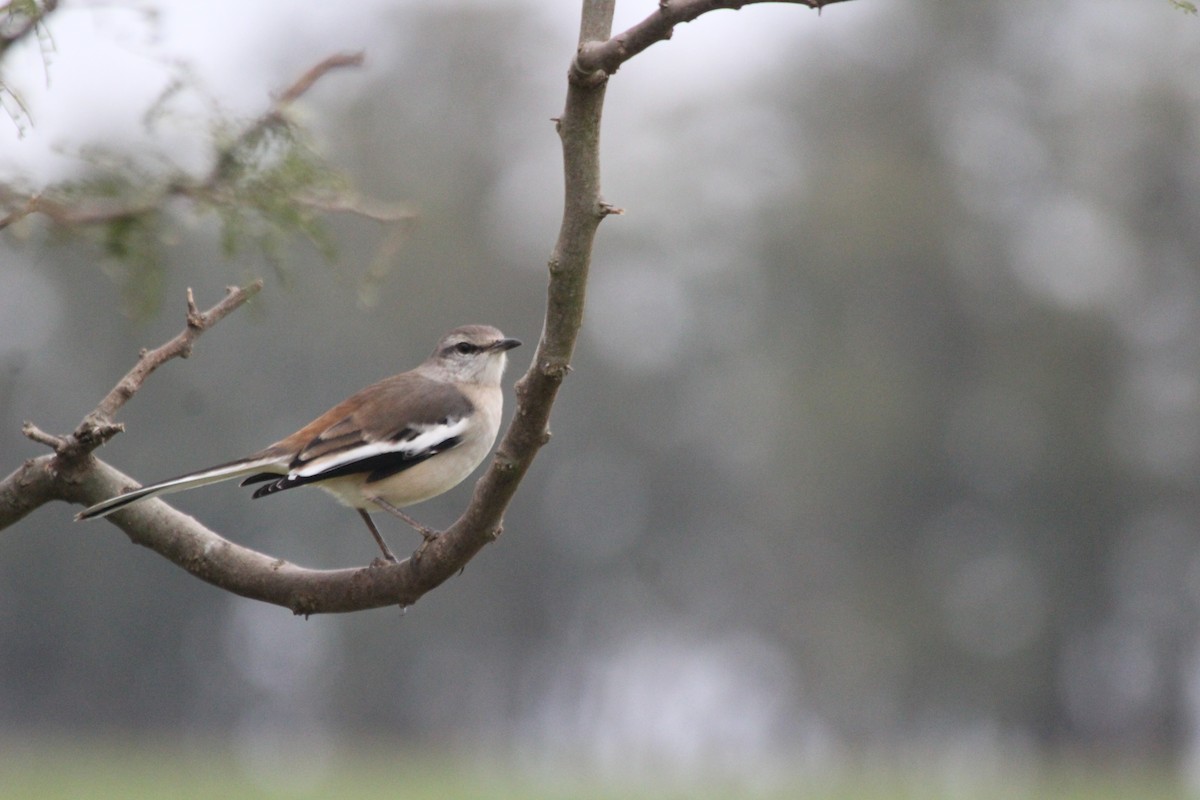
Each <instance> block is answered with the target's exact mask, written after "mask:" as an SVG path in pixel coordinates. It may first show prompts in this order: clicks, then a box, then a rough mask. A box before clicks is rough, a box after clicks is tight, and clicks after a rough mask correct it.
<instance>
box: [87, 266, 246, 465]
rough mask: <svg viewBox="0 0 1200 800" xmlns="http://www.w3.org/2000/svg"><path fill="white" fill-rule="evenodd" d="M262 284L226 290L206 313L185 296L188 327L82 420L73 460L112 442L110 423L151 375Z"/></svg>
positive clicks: (114, 427)
mask: <svg viewBox="0 0 1200 800" xmlns="http://www.w3.org/2000/svg"><path fill="white" fill-rule="evenodd" d="M262 287H263V282H262V280H256V281H254V282H252V283H250V284H248V285H246V286H242V287H237V286H230V287H228V288H227V289H226V290H225V297H224V299H223V300H221V301H220V302H219V303H217V304H216V305H214V306H213V307H212V308H210V309H208V310H207V311H204V312H201V311H200V310H199V309H198V308H197V307H196V301H195V298H194V297H193V296H192V290H191V289H188V295H187V324H186V325H185V326H184V328H183V330H182V331H180V332H179V334H178V335H176V336H175V337H174V338H173V339H171V340H170V341H168V342H166V343H165V344H163V345H161V346H159V347H156V348H154V349H153V350H143V351H142V353H141V355H140V356H139V357H138V360H137V363H136V364H134V365H133V368H132V369H130V370H129V372H127V373H125V375H124V376H123V377H122V378H121V380H119V381H117V385H116V386H114V387H113V388H112V390H111V391H109V393H108V394H107V395H105V396H104V399H103V400H101V401H100V403H99V404H98V405H97V406H96V408H95V409H94V410H93V411H92V412H91V413H90V414H88V415H87V416H86V417H84V419H83V421H82V422H81V423H80V424H79V427H78V428H76V429H75V432H74V433H73V434H72V438H73V439H74V442H75V443H76V444H77V447H75V448H72V454H73V455H74V456H75V457H78V456H82V455H85V454H87V453H90V452H91V451H92V450H95V449H96V448H97V447H99V446H100V445H102V444H104V442H106V441H108V440H109V439H111V438H112V437H113V436H114V435H115V434H117V433H119V432H120V431H121V430H122V429H123V428H122V426H121V425H119V424H116V423H114V421H113V419H114V417H115V416H116V414H117V412H118V411H119V410H120V409H121V407H122V406H123V405H125V403H127V402H128V401H129V399H130V398H132V397H133V396H134V395H135V394H136V393H137V391H138V390H139V389H141V388H142V384H143V383H145V381H146V378H148V377H149V376H150V373H152V372H154V370H156V369H158V368H159V367H160V366H162V365H163V364H165V363H166V362H167V361H170V360H171V359H173V358H187V357H188V356H189V355H190V354H191V352H192V346H193V344H194V343H195V341H196V339H198V338H199V337H200V335H201V334H203V333H204V332H205V331H207V330H208V329H209V328H211V327H212V326H213V325H216V324H217V323H218V322H220V321H221V320H222V319H224V318H225V317H227V316H229V314H231V313H232V312H233V311H235V310H237V309H238V308H239V307H241V306H242V305H243V304H244V303H245V302H246V301H247V300H249V299H250V298H251V297H253V296H254V295H256V294H258V292H259V291H260V290H261V289H262Z"/></svg>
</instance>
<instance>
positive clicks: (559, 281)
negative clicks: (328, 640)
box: [0, 0, 819, 615]
mask: <svg viewBox="0 0 1200 800" xmlns="http://www.w3.org/2000/svg"><path fill="white" fill-rule="evenodd" d="M754 1H755V0H749V2H754ZM614 3H615V0H584V4H583V14H582V17H581V24H580V37H579V49H578V55H577V57H576V60H575V66H574V67H573V69H572V73H571V79H570V80H569V82H568V87H567V98H566V106H565V108H564V110H563V113H562V115H561V116H560V117H559V118H557V119H556V120H555V123H556V127H557V130H558V133H559V136H560V139H561V141H562V148H563V171H564V205H563V217H562V223H561V226H560V229H559V234H558V239H557V241H556V243H555V245H554V249H553V251H552V252H551V256H550V260H549V264H548V266H549V285H548V287H547V297H546V316H545V320H544V323H543V329H542V335H541V337H540V340H539V342H538V346H537V350H536V352H535V354H534V359H533V363H532V365H531V366H530V368H529V370H528V371H527V372H526V373H525V374H524V375H523V376H522V377H521V378H520V379H519V380H518V381H517V384H516V395H517V407H516V411H515V413H514V417H513V421H512V423H511V425H510V426H509V428H508V430H507V431H506V433H505V435H504V437H503V438H502V440H501V442H500V444H499V446H498V447H497V451H496V455H495V457H494V458H493V459H492V461H491V463H490V464H489V466H488V468H487V470H486V471H485V472H484V474H483V476H482V477H481V478H480V479H479V481H478V482H477V483H476V485H475V491H474V494H473V495H472V498H471V502H470V504H469V505H468V507H467V509H466V510H465V511H464V512H463V514H462V516H461V517H459V519H458V520H457V521H456V522H455V523H454V524H453V525H452V526H451V527H450V528H449V529H448V530H446V531H445V532H444V533H442V534H441V535H440V536H438V537H437V538H436V539H434V540H432V541H431V542H430V543H429V544H428V545H427V546H426V547H425V548H424V550H423V552H421V555H420V556H419V557H411V558H409V559H407V560H405V561H402V562H400V563H397V564H389V563H384V562H381V561H377V562H375V563H374V564H372V565H371V566H370V567H364V568H359V569H342V570H312V569H304V568H301V567H298V566H295V565H293V564H289V563H288V562H285V561H282V560H280V559H276V558H273V557H271V556H268V555H265V554H263V553H259V552H256V551H254V550H250V549H248V548H245V547H241V546H239V545H236V544H233V543H232V542H229V541H227V540H226V539H224V538H222V537H220V536H218V535H217V534H216V533H214V532H212V531H210V530H208V529H207V528H205V527H204V526H203V525H201V524H200V523H198V522H196V521H195V520H194V519H192V518H191V517H188V516H186V515H184V514H182V513H180V512H178V511H175V510H174V509H172V508H171V507H170V506H168V505H167V504H166V503H164V502H162V501H161V500H157V499H155V500H147V501H144V502H141V503H138V504H134V505H131V506H129V507H127V508H125V509H122V510H121V511H118V512H116V513H114V514H112V515H111V516H110V517H109V518H108V519H109V520H110V521H111V522H113V523H114V524H116V525H118V526H119V527H120V528H121V529H122V530H123V531H124V532H125V533H126V534H127V535H128V536H129V538H130V539H131V540H133V541H134V542H136V543H138V544H141V545H144V546H146V547H149V548H151V549H153V550H154V551H155V552H157V553H159V554H161V555H163V556H164V557H166V558H168V559H170V560H171V561H172V562H174V563H175V564H178V565H179V566H181V567H183V568H184V569H186V570H187V571H189V572H191V573H192V574H193V575H195V576H197V577H199V578H201V579H203V580H205V581H208V582H209V583H212V584H214V585H216V586H219V587H221V588H223V589H227V590H229V591H231V592H235V593H237V594H239V595H242V596H244V597H249V598H253V599H256V600H262V601H265V602H269V603H275V604H277V605H281V606H285V607H287V608H290V609H292V611H294V612H295V613H297V614H304V615H309V614H316V613H329V612H343V611H354V610H361V609H366V608H376V607H381V606H387V605H396V604H399V605H402V606H407V605H411V604H412V603H414V602H416V600H417V599H419V598H420V597H421V596H422V595H423V594H425V593H426V592H428V591H430V590H432V589H433V588H435V587H437V586H438V585H440V584H441V583H443V582H444V581H446V580H447V579H449V578H450V577H451V576H453V575H454V574H455V573H457V572H458V571H460V570H461V569H462V568H463V567H464V566H465V565H466V563H467V562H468V561H469V560H470V559H471V558H472V557H473V556H474V555H475V554H476V553H477V552H479V550H480V549H482V548H483V547H484V546H485V545H486V544H488V543H489V542H491V541H494V540H495V539H496V538H497V537H498V536H499V535H500V533H501V530H502V527H501V525H502V520H503V515H504V511H505V509H506V508H507V507H508V503H509V502H510V501H511V499H512V497H513V496H514V494H515V492H516V489H517V486H518V484H519V483H520V481H521V479H522V478H523V477H524V476H525V474H526V472H527V471H528V469H529V467H530V465H531V464H532V463H533V459H534V457H535V456H536V455H537V452H538V451H539V449H540V448H541V447H542V446H543V445H544V444H545V443H546V442H547V441H549V438H550V431H549V418H550V410H551V407H552V406H553V404H554V400H555V398H556V397H557V394H558V391H559V388H560V387H561V385H562V382H563V379H564V378H565V377H566V375H567V374H568V373H569V371H570V360H571V355H572V353H573V352H574V348H575V343H576V339H577V337H578V335H579V329H580V326H581V324H582V320H583V309H584V298H585V290H586V286H587V276H588V269H589V267H590V263H591V253H592V245H593V242H594V240H595V235H596V231H597V229H598V227H599V225H600V222H601V221H602V220H603V219H604V218H605V217H606V216H608V215H609V214H613V213H619V211H618V210H617V209H615V208H614V207H613V206H611V205H609V204H608V203H606V202H605V201H604V200H603V198H602V196H601V193H600V119H601V113H602V110H603V105H604V93H605V87H606V85H607V77H608V75H609V74H611V72H612V71H613V70H615V69H616V67H617V66H619V65H620V63H623V62H624V61H625V60H627V59H628V58H629V57H631V56H632V55H633V54H635V53H636V52H640V50H642V49H645V47H647V46H649V44H651V43H653V41H659V40H661V39H663V38H666V37H667V36H669V32H670V28H671V26H672V25H674V24H676V23H678V22H681V21H688V20H690V19H694V18H695V17H696V16H699V15H700V14H702V13H704V12H706V11H709V10H713V9H716V8H726V7H732V6H735V5H742V3H730V2H714V1H713V0H708V2H701V0H676V1H675V2H662V3H660V8H659V10H658V11H657V12H655V14H654V15H652V16H651V17H649V18H647V20H645V21H643V22H642V23H639V24H638V25H636V26H634V27H633V28H631V29H630V31H628V32H626V34H622V36H625V37H626V41H625V42H624V43H621V42H617V40H616V39H609V38H608V37H609V34H610V31H611V26H612V15H613V7H614ZM803 5H809V6H812V7H819V4H818V3H815V2H806V3H803ZM664 20H665V22H664ZM631 32H632V33H631ZM618 38H620V37H618ZM630 42H632V46H633V47H634V48H636V49H632V50H631V49H630ZM306 77H308V76H306ZM313 79H314V80H315V78H313ZM308 85H311V81H309V82H308V83H307V84H306V83H305V78H302V79H301V80H300V81H298V82H297V84H296V85H295V86H294V87H293V89H295V90H296V91H298V92H302V91H304V90H305V89H306V88H307V86H308ZM287 99H288V93H285V95H284V97H283V98H281V100H283V101H287ZM240 291H241V292H243V293H244V295H245V296H241V295H235V294H231V296H229V297H226V299H225V300H224V301H222V303H220V304H218V305H217V306H214V308H213V309H210V310H209V311H208V312H205V314H199V313H198V312H197V311H196V308H195V304H194V302H192V300H191V298H190V295H189V301H188V325H187V328H186V329H185V330H184V331H183V332H182V333H181V334H180V335H179V336H177V337H176V338H175V339H173V340H172V341H171V342H168V343H167V344H165V345H163V346H162V347H160V348H157V349H156V350H153V351H149V352H147V353H144V354H143V355H142V357H141V358H140V359H139V361H138V364H137V365H135V366H134V368H133V369H132V370H130V372H129V374H127V375H126V376H125V378H123V379H122V380H121V382H119V383H118V384H117V386H116V387H114V389H113V390H112V391H111V392H110V393H109V394H108V396H107V397H105V399H104V400H103V401H101V403H100V405H99V406H98V407H97V409H96V410H95V411H93V412H92V414H89V415H88V418H86V419H85V420H84V422H83V423H82V424H81V425H80V428H79V429H77V430H76V432H75V433H73V434H71V435H70V436H68V437H64V438H62V439H59V438H58V437H54V436H51V435H50V434H46V433H44V432H41V431H38V430H37V429H36V428H35V427H33V426H32V425H28V426H27V428H26V435H28V436H30V438H33V439H35V440H36V441H40V442H42V443H44V444H47V445H49V446H51V447H53V448H54V449H55V451H56V455H55V456H43V457H41V458H38V459H31V460H30V461H28V462H26V463H25V465H23V466H22V468H21V469H19V470H17V471H16V472H14V473H13V474H12V475H10V476H8V477H7V478H5V479H4V481H2V482H0V528H3V527H5V526H6V525H8V524H12V522H14V521H16V520H17V519H19V518H20V517H22V516H24V514H27V513H28V512H29V511H30V510H32V508H35V507H36V506H37V505H40V504H42V503H44V502H47V501H48V500H51V499H59V500H66V501H68V502H72V503H81V504H84V505H88V504H92V503H95V502H98V501H100V500H102V499H104V498H106V497H111V496H113V495H115V494H118V493H120V492H122V491H124V490H126V489H127V488H129V487H130V486H132V485H133V481H132V480H131V479H130V478H128V477H127V476H125V475H123V474H122V473H120V472H119V471H117V470H115V469H113V468H112V467H110V466H108V465H107V464H104V463H102V462H99V461H97V460H95V459H93V458H92V457H91V456H90V453H91V451H92V450H93V449H94V448H95V447H96V446H97V445H98V444H99V443H101V442H102V441H104V440H105V439H106V438H108V437H110V436H111V435H113V433H115V431H116V430H117V429H118V427H117V426H116V425H115V424H114V423H113V422H112V416H113V414H115V412H116V411H117V410H118V409H119V408H120V407H121V406H122V405H123V404H124V403H125V402H126V401H127V400H128V399H129V398H130V397H131V396H132V395H133V393H134V392H136V391H137V388H138V387H140V386H141V384H142V382H143V381H144V380H145V379H146V377H147V376H148V375H149V374H150V373H151V372H152V371H153V370H154V369H155V368H156V367H157V366H158V365H159V364H161V363H162V362H163V361H165V360H167V359H168V358H172V357H175V356H186V355H187V353H188V352H190V348H191V346H192V342H193V341H194V339H195V337H196V336H198V335H199V334H200V333H202V332H203V331H204V330H206V329H207V328H208V327H211V325H212V324H215V323H216V322H217V321H219V319H221V318H222V317H224V316H225V315H226V314H228V313H229V312H230V311H232V310H233V309H234V308H236V307H237V306H239V305H241V303H242V302H244V300H245V298H246V297H248V296H249V295H250V294H253V292H255V291H257V285H255V286H251V287H247V288H246V289H245V290H240ZM105 426H108V427H105Z"/></svg>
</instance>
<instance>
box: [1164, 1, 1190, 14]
mask: <svg viewBox="0 0 1200 800" xmlns="http://www.w3.org/2000/svg"><path fill="white" fill-rule="evenodd" d="M1170 3H1171V5H1173V6H1175V8H1177V9H1179V10H1180V11H1183V12H1184V13H1186V14H1195V13H1196V4H1195V3H1192V2H1189V0H1170Z"/></svg>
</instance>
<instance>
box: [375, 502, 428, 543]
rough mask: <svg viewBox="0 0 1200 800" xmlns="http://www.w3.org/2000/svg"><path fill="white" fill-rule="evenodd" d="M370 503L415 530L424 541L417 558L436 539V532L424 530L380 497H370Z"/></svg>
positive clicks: (420, 525) (422, 526) (423, 527)
mask: <svg viewBox="0 0 1200 800" xmlns="http://www.w3.org/2000/svg"><path fill="white" fill-rule="evenodd" d="M371 502H373V503H374V504H375V505H377V506H379V507H380V508H382V509H383V510H384V511H386V512H388V513H389V514H392V515H394V516H397V517H399V518H400V519H402V520H404V521H405V522H407V523H408V524H409V526H411V527H412V529H413V530H415V531H416V532H417V533H419V534H421V538H422V539H424V541H423V542H421V546H420V547H419V548H417V553H416V555H417V557H418V558H419V557H420V555H421V553H422V552H424V550H425V548H426V547H427V546H428V545H429V543H430V542H432V541H433V540H434V539H436V538H437V537H438V532H437V531H435V530H433V529H432V528H426V527H425V526H424V525H422V524H421V523H419V522H417V521H416V520H415V519H413V518H412V517H410V516H409V515H408V514H405V513H404V512H403V511H401V510H400V509H398V508H396V507H395V506H394V505H392V504H391V503H389V502H388V501H387V500H384V499H383V498H380V497H372V498H371Z"/></svg>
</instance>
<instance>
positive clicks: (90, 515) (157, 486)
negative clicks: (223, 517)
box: [75, 456, 287, 520]
mask: <svg viewBox="0 0 1200 800" xmlns="http://www.w3.org/2000/svg"><path fill="white" fill-rule="evenodd" d="M272 468H273V469H272ZM275 470H282V471H283V473H286V472H287V470H286V468H285V467H283V466H282V465H281V464H280V463H279V457H278V456H274V457H270V458H266V457H264V458H254V459H243V460H241V461H231V462H229V463H228V464H218V465H217V466H215V467H209V468H208V469H202V470H200V471H198V472H189V473H188V474H186V475H180V476H179V477H177V478H171V479H170V480H165V481H159V482H158V483H152V484H150V485H149V486H143V487H142V488H140V489H134V490H133V491H132V492H126V493H125V494H120V495H117V496H116V497H110V498H109V499H107V500H105V501H104V502H102V503H97V504H96V505H94V506H92V507H91V508H85V509H84V510H83V511H80V512H79V513H78V514H76V515H75V519H76V520H81V519H95V518H97V517H105V516H108V515H109V514H111V513H112V512H114V511H117V510H119V509H122V508H124V507H125V506H127V505H129V504H130V503H136V502H137V501H139V500H145V499H146V498H148V497H156V496H158V495H160V494H170V493H172V492H182V491H184V490H186V489H195V488H196V487H197V486H207V485H208V484H210V483H220V482H221V481H227V480H231V479H233V478H240V477H242V476H243V475H249V474H253V473H256V472H273V471H275Z"/></svg>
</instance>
